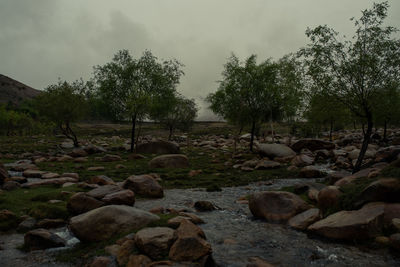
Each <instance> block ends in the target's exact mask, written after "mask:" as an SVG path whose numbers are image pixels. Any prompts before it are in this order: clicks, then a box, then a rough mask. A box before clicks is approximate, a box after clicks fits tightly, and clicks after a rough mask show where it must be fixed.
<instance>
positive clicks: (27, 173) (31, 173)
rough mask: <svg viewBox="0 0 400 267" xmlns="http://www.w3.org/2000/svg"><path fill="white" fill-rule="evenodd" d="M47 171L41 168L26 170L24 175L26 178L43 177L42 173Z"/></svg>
mask: <svg viewBox="0 0 400 267" xmlns="http://www.w3.org/2000/svg"><path fill="white" fill-rule="evenodd" d="M45 173H46V172H44V171H39V170H26V171H24V172H23V174H22V175H23V176H24V177H26V178H42V175H43V174H45Z"/></svg>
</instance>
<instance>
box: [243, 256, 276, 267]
mask: <svg viewBox="0 0 400 267" xmlns="http://www.w3.org/2000/svg"><path fill="white" fill-rule="evenodd" d="M249 262H250V263H249V264H247V265H246V267H274V265H272V264H270V263H268V262H266V261H265V260H263V259H261V258H259V257H251V258H249Z"/></svg>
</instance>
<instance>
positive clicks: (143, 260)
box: [126, 255, 151, 267]
mask: <svg viewBox="0 0 400 267" xmlns="http://www.w3.org/2000/svg"><path fill="white" fill-rule="evenodd" d="M150 263H151V259H150V258H149V257H147V256H146V255H131V256H130V257H129V261H128V263H127V264H126V267H147V266H148V265H149V264H150Z"/></svg>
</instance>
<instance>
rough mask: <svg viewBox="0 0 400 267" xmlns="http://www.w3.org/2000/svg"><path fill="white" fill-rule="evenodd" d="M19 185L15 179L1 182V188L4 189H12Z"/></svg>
mask: <svg viewBox="0 0 400 267" xmlns="http://www.w3.org/2000/svg"><path fill="white" fill-rule="evenodd" d="M20 187H21V184H20V183H18V182H15V181H7V182H5V183H4V184H3V189H4V190H6V191H12V190H15V189H18V188H20Z"/></svg>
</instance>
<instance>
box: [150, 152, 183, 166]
mask: <svg viewBox="0 0 400 267" xmlns="http://www.w3.org/2000/svg"><path fill="white" fill-rule="evenodd" d="M149 167H150V168H188V167H189V159H188V158H187V157H186V156H185V155H182V154H168V155H161V156H158V157H155V158H153V159H152V160H151V161H150V162H149Z"/></svg>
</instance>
